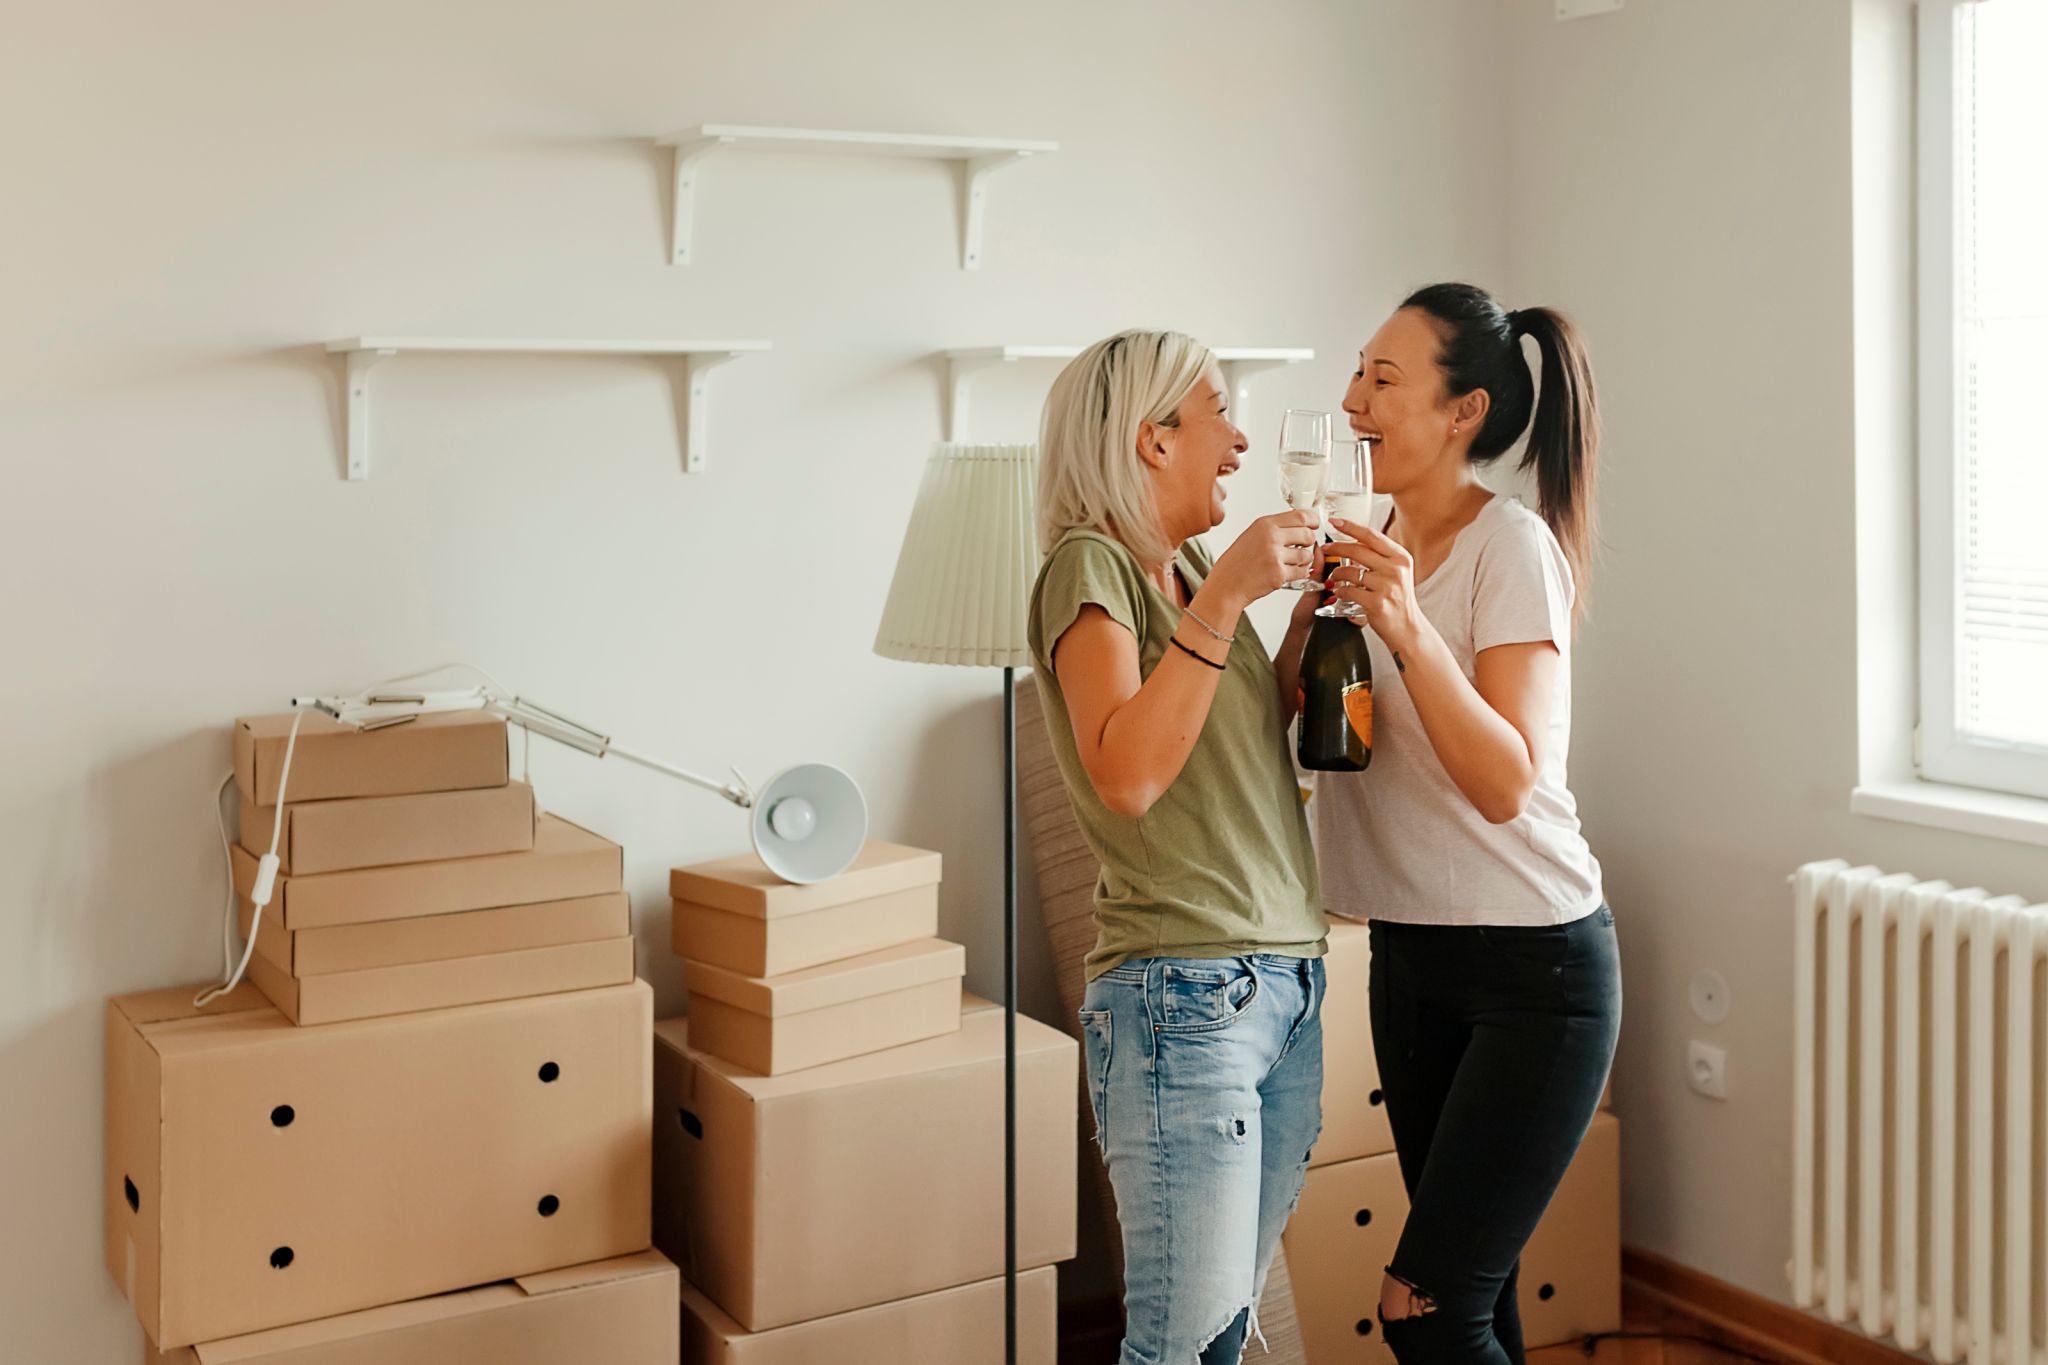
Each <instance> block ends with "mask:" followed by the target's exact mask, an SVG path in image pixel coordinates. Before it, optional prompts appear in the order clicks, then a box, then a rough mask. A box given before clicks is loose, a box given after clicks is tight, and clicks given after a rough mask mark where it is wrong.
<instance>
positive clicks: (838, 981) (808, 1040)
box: [683, 938, 967, 1076]
mask: <svg viewBox="0 0 2048 1365" xmlns="http://www.w3.org/2000/svg"><path fill="white" fill-rule="evenodd" d="M966 973H967V950H966V949H965V948H962V947H961V946H960V945H959V944H957V943H948V942H946V941H945V940H944V939H936V938H928V939H921V940H919V941H918V942H916V943H907V944H904V945H903V946H902V947H899V948H884V949H883V950H882V951H880V952H878V953H864V954H862V955H861V956H859V957H855V958H849V959H847V960H846V961H844V962H834V963H831V964H829V965H827V966H823V967H807V968H805V969H804V970H802V971H799V972H787V973H785V974H783V975H781V976H768V977H759V976H741V975H740V974H739V973H737V972H731V971H727V970H726V969H725V968H723V967H714V966H712V965H711V964H710V963H708V962H685V963H684V964H683V984H684V985H685V986H688V987H689V989H690V1044H691V1046H693V1047H695V1048H696V1049H697V1050H698V1051H700V1052H708V1053H710V1054H711V1055H712V1056H714V1057H723V1058H724V1059H725V1060H727V1061H729V1062H734V1063H736V1064H738V1065H740V1066H743V1067H746V1068H747V1069H749V1070H751V1071H758V1072H760V1073H761V1074H762V1075H764V1076H778V1075H781V1074H782V1073H783V1072H785V1071H799V1070H801V1069H803V1068H804V1067H807V1066H822V1065H823V1064H825V1063H826V1062H837V1061H841V1060H843V1059H845V1058H847V1057H858V1056H860V1055H861V1054H862V1053H863V1052H879V1051H881V1050H882V1049H883V1048H888V1047H900V1046H902V1045H903V1044H904V1043H914V1042H916V1041H917V1040H918V1039H920V1038H936V1037H938V1036H939V1035H940V1034H942V1033H951V1032H953V1031H954V1030H955V1029H957V1028H959V1027H960V978H961V977H963V976H965V975H966Z"/></svg>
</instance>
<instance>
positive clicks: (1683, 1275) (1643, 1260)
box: [1621, 1247, 1920, 1365]
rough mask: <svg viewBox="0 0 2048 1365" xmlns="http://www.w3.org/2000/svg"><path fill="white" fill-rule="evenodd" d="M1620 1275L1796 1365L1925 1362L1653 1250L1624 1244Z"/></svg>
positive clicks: (1636, 1286)
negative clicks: (1667, 1257)
mask: <svg viewBox="0 0 2048 1365" xmlns="http://www.w3.org/2000/svg"><path fill="white" fill-rule="evenodd" d="M1621 1277H1622V1279H1623V1280H1624V1281H1626V1282H1627V1283H1628V1287H1629V1288H1630V1289H1632V1290H1634V1291H1635V1292H1637V1293H1639V1294H1642V1295H1644V1296H1646V1297H1648V1298H1651V1299H1655V1300H1657V1301H1658V1302H1660V1303H1663V1304H1665V1305H1667V1306H1668V1307H1670V1308H1672V1309H1674V1310H1676V1311H1677V1312H1679V1313H1682V1314H1684V1315H1685V1316H1687V1317H1691V1318H1696V1319H1698V1320H1699V1321H1700V1322H1701V1323H1703V1324H1705V1325H1707V1326H1709V1327H1712V1328H1714V1329H1715V1330H1716V1331H1718V1332H1719V1333H1721V1334H1722V1335H1724V1336H1726V1337H1727V1338H1728V1339H1729V1340H1730V1341H1731V1342H1733V1343H1735V1344H1737V1345H1742V1346H1747V1347H1749V1348H1751V1349H1752V1350H1754V1351H1756V1352H1757V1353H1758V1354H1762V1355H1773V1356H1778V1357H1782V1358H1783V1359H1784V1360H1786V1361H1789V1362H1794V1365H1920V1362H1919V1358H1918V1357H1916V1356H1910V1355H1907V1354H1905V1353H1904V1352H1902V1351H1899V1350H1897V1349H1896V1348H1894V1347H1891V1346H1886V1345H1885V1344H1883V1343H1882V1342H1876V1341H1872V1340H1871V1339H1870V1338H1869V1337H1866V1336H1864V1335H1863V1334H1862V1333H1860V1332H1855V1331H1851V1330H1850V1329H1849V1328H1846V1327H1840V1326H1837V1325H1836V1324H1834V1323H1832V1322H1829V1321H1827V1320H1826V1319H1824V1318H1817V1317H1814V1316H1813V1315H1812V1314H1810V1313H1803V1312H1801V1311H1800V1310H1799V1309H1797V1308H1793V1307H1790V1306H1788V1305H1786V1304H1782V1303H1778V1302H1776V1301H1775V1300H1772V1299H1767V1298H1764V1297H1763V1296H1762V1295H1760V1294H1752V1293H1750V1292H1749V1291H1748V1290H1747V1289H1741V1288H1738V1287H1737V1286H1735V1285H1732V1284H1729V1283H1728V1282H1727V1281H1726V1280H1717V1279H1715V1278H1714V1277H1713V1276H1712V1275H1708V1274H1705V1273H1704V1272H1702V1271H1698V1270H1694V1269H1693V1268H1692V1267H1690V1266H1684V1265H1680V1264H1678V1262H1676V1261H1670V1260H1666V1259H1665V1258H1664V1257H1662V1256H1659V1255H1656V1254H1655V1253H1653V1252H1648V1251H1643V1250H1640V1249H1638V1248H1636V1247H1623V1248H1622V1252H1621Z"/></svg>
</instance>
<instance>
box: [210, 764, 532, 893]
mask: <svg viewBox="0 0 2048 1365" xmlns="http://www.w3.org/2000/svg"><path fill="white" fill-rule="evenodd" d="M277 812H278V808H277V807H276V806H259V805H257V804H256V803H254V802H253V801H251V800H250V799H249V798H248V797H246V796H245V797H243V798H242V825H241V836H240V839H241V845H242V847H243V848H245V849H247V850H248V851H249V852H251V853H253V854H255V855H256V856H257V857H259V858H260V857H262V856H263V855H264V854H266V853H268V852H270V840H271V836H272V835H273V834H275V835H276V836H277V856H278V859H279V866H280V867H281V868H282V870H283V871H286V872H293V873H298V874H300V875H302V876H304V875H308V874H311V873H315V872H345V871H347V870H349V869H350V868H357V867H388V866H390V865H391V864H393V863H431V862H439V861H441V860H443V859H447V858H477V857H482V856H483V855H484V854H487V853H523V852H525V851H526V850H527V849H530V848H532V847H533V821H534V806H533V788H532V787H529V786H528V785H527V784H526V783H524V782H508V783H506V784H505V785H504V786H502V787H478V788H476V789H475V790H473V791H460V792H421V793H418V794H416V795H412V796H352V797H345V798H343V799H341V800H338V801H291V802H287V803H286V805H285V807H284V822H283V824H282V826H280V825H279V824H278V819H277Z"/></svg>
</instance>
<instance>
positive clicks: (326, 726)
mask: <svg viewBox="0 0 2048 1365" xmlns="http://www.w3.org/2000/svg"><path fill="white" fill-rule="evenodd" d="M296 715H303V716H304V720H303V721H301V722H300V725H299V737H298V740H297V742H296V743H295V744H294V745H293V746H292V769H291V776H290V779H289V782H288V784H287V785H288V788H289V789H288V790H287V791H285V793H284V795H285V799H286V801H287V802H288V803H289V802H293V801H331V800H335V799H337V798H340V797H347V796H405V795H407V794H409V793H411V792H448V791H463V790H466V789H467V788H470V787H502V786H504V785H505V783H506V782H508V781H510V780H511V776H512V771H511V762H510V758H509V751H508V750H507V748H506V744H505V721H504V718H503V717H501V716H487V715H485V714H483V713H482V712H481V711H441V712H437V713H435V714H433V715H425V716H421V717H420V718H419V719H418V720H412V721H407V722H406V723H405V724H403V725H391V726H386V727H385V728H383V729H381V730H368V731H364V730H358V729H356V728H355V727H354V726H352V725H343V724H342V723H341V722H340V721H338V720H335V719H334V718H333V717H332V716H329V715H328V714H327V713H326V712H324V711H313V710H307V711H304V712H292V711H287V712H285V713H284V714H283V715H278V716H244V717H243V718H242V719H240V720H238V721H236V722H235V785H236V786H237V787H238V788H240V789H241V793H242V796H243V797H244V798H245V799H247V800H249V801H253V802H255V803H256V804H257V805H259V806H274V805H276V804H277V797H278V789H279V782H280V780H281V779H282V778H283V777H284V751H285V743H286V741H287V740H288V739H289V738H290V737H291V732H292V719H293V717H294V716H296Z"/></svg>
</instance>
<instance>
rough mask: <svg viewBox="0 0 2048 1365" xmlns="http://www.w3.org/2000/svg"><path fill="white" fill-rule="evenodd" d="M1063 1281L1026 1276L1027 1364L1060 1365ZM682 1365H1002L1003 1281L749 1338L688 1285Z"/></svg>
mask: <svg viewBox="0 0 2048 1365" xmlns="http://www.w3.org/2000/svg"><path fill="white" fill-rule="evenodd" d="M1058 1279H1059V1272H1058V1271H1057V1270H1055V1269H1054V1268H1053V1267H1052V1266H1040V1267H1039V1268H1038V1269H1036V1270H1027V1271H1024V1272H1023V1273H1022V1274H1020V1275H1018V1276H1017V1361H1018V1365H1054V1358H1055V1356H1056V1355H1057V1353H1058V1345H1059V1285H1058ZM682 1298H683V1365H884V1363H885V1362H887V1363H889V1365H894V1363H895V1362H904V1365H919V1363H920V1362H922V1363H923V1365H1003V1361H1004V1352H1003V1282H1002V1281H1001V1280H999V1279H996V1280H982V1281H980V1282H979V1283H976V1284H967V1285H961V1286H960V1287H959V1288H957V1289H942V1290H940V1291H939V1292H937V1293H936V1294H920V1295H918V1296H917V1297H915V1298H910V1299H897V1300H896V1301H895V1302H893V1303H884V1304H877V1305H876V1306H875V1307H873V1308H857V1309H855V1310H854V1311H852V1312H850V1313H839V1314H836V1315H834V1316H832V1317H829V1318H816V1319H813V1320H812V1321H810V1322H798V1323H792V1324H790V1325H789V1326H787V1327H777V1328H775V1329H773V1330H771V1331H767V1332H749V1331H747V1330H746V1329H745V1328H744V1327H741V1326H740V1325H739V1324H738V1323H736V1322H734V1321H733V1320H732V1319H731V1318H729V1317H727V1316H726V1315H725V1314H724V1313H722V1312H720V1311H719V1308H718V1305H717V1304H715V1303H713V1302H712V1301H711V1300H709V1299H707V1298H705V1297H704V1295H703V1294H702V1293H701V1292H699V1291H698V1290H697V1289H696V1288H695V1287H694V1286H692V1285H691V1284H689V1283H688V1282H687V1281H685V1282H684V1284H683V1289H682Z"/></svg>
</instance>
